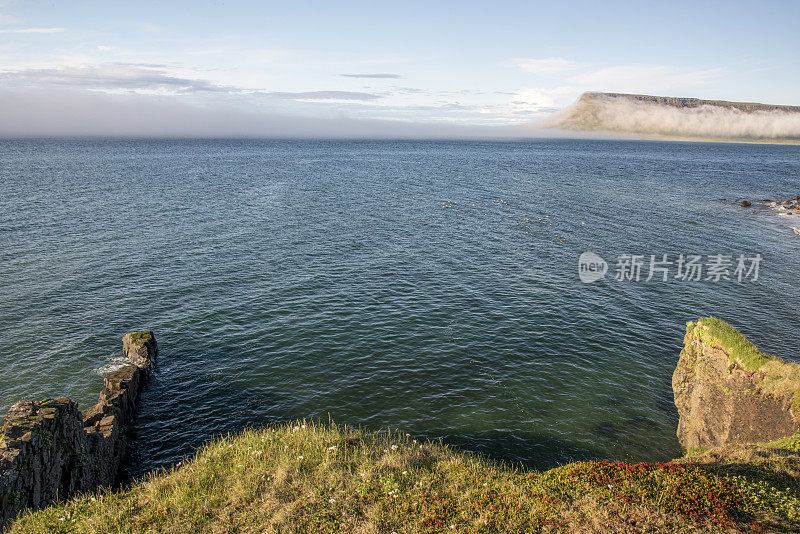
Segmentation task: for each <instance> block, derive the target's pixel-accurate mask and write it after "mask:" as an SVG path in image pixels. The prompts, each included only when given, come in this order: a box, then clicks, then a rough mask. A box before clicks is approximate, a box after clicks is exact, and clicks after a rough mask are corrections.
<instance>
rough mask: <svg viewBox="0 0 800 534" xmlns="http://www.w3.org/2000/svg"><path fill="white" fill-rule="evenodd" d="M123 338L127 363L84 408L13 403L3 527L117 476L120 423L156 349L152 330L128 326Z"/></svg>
mask: <svg viewBox="0 0 800 534" xmlns="http://www.w3.org/2000/svg"><path fill="white" fill-rule="evenodd" d="M122 343H123V354H124V356H125V362H126V363H125V365H124V366H122V367H121V368H119V369H117V370H115V371H112V372H110V373H108V374H107V375H105V377H104V379H103V383H104V388H103V391H102V392H101V393H100V398H99V399H98V402H97V404H95V405H94V406H92V407H91V408H89V409H88V410H86V411H85V412H83V413H81V412H80V410H79V409H78V405H77V404H76V403H75V402H73V401H71V400H69V399H67V398H63V397H62V398H58V399H46V400H43V401H39V402H33V401H21V402H18V403H16V404H14V405H13V406H12V407H11V409H10V410H9V412H8V415H6V418H5V421H4V423H3V427H2V431H0V526H2V525H4V524H5V523H6V522H8V521H9V520H10V519H12V518H13V517H14V516H16V515H17V514H18V513H19V512H20V511H21V510H23V509H24V508H27V507H34V508H39V507H42V506H45V505H47V504H49V503H51V502H53V501H55V500H57V499H63V498H67V497H69V496H70V495H73V494H75V493H77V492H82V491H90V490H93V489H95V488H97V487H99V486H110V485H113V484H114V483H115V482H116V480H117V476H118V473H119V467H120V462H121V461H122V458H123V456H124V454H125V448H126V447H125V445H126V443H125V433H124V429H125V427H126V426H127V424H128V423H129V422H130V421H131V419H132V418H133V416H134V414H135V411H136V404H137V399H138V396H139V393H140V391H141V389H142V386H143V385H144V383H145V381H146V379H147V378H148V376H149V374H150V372H151V370H152V368H153V365H154V363H155V358H156V355H157V353H158V347H157V345H156V339H155V336H154V335H153V333H152V332H132V333H130V334H127V335H125V337H123V339H122Z"/></svg>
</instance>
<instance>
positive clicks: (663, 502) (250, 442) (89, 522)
mask: <svg viewBox="0 0 800 534" xmlns="http://www.w3.org/2000/svg"><path fill="white" fill-rule="evenodd" d="M736 476H738V477H739V478H736V477H735V476H733V475H731V474H726V473H718V472H716V471H715V470H714V469H712V468H709V467H707V466H704V465H700V464H694V463H691V462H674V463H673V462H670V463H666V464H630V463H626V462H575V463H571V464H568V465H565V466H562V467H558V468H555V469H551V470H549V471H546V472H542V473H540V472H533V471H525V470H522V469H515V468H510V467H507V466H503V465H498V464H496V463H494V462H491V461H489V460H487V459H485V458H483V457H480V456H475V455H471V454H468V453H463V452H458V451H454V450H452V449H450V448H448V447H446V446H444V445H442V444H440V443H436V442H434V443H431V442H423V441H417V440H414V439H413V438H412V437H411V436H408V435H403V434H399V433H396V432H382V433H377V434H374V433H367V432H363V431H360V430H356V429H351V428H347V427H339V426H336V425H332V424H327V425H321V424H311V423H304V422H297V423H293V424H288V425H281V426H276V427H272V428H264V429H257V430H248V431H245V432H242V433H241V434H237V435H235V436H228V437H225V438H222V439H220V440H218V441H216V442H214V443H211V444H209V445H208V446H206V447H203V448H201V449H200V450H199V451H198V452H197V454H196V455H195V456H194V457H193V458H192V459H190V460H187V461H186V462H184V463H183V465H180V466H176V467H174V468H171V469H168V470H164V471H161V472H156V473H152V474H149V475H147V476H145V477H144V478H143V479H142V480H141V481H139V482H138V483H136V484H135V485H134V486H133V487H131V488H130V489H128V490H126V491H121V492H110V491H101V492H99V493H96V494H92V495H86V496H82V497H79V498H76V499H74V500H71V501H68V502H65V503H60V504H57V505H55V506H51V507H49V508H46V509H44V510H40V511H27V512H25V513H24V514H23V515H22V516H21V517H20V518H19V519H18V520H17V521H16V522H15V523H14V524H13V526H12V527H11V532H14V533H17V532H286V533H289V532H291V533H317V532H323V533H324V532H331V533H332V532H353V533H379V532H380V533H387V534H388V533H391V532H397V533H401V532H404V533H418V532H420V533H424V532H509V533H514V532H549V531H559V532H571V531H581V530H582V531H595V532H596V531H600V532H608V531H626V532H679V531H690V530H697V529H699V530H703V531H725V530H726V529H729V528H745V527H748V526H757V525H759V524H760V525H762V526H767V528H768V525H774V524H776V521H777V522H778V523H780V524H784V525H790V526H800V523H798V522H797V516H796V513H795V511H796V510H800V506H798V504H799V503H800V501H798V500H797V495H796V492H795V491H794V490H792V491H789V490H788V489H783V488H778V487H774V485H772V484H771V483H770V482H769V481H768V480H767V481H766V482H765V481H764V478H763V477H761V478H753V477H748V476H746V475H738V474H737V475H736ZM770 499H771V500H770Z"/></svg>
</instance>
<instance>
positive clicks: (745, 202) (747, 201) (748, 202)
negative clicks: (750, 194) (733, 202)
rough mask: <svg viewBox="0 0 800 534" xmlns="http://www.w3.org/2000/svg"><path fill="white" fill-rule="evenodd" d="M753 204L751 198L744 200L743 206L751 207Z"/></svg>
mask: <svg viewBox="0 0 800 534" xmlns="http://www.w3.org/2000/svg"><path fill="white" fill-rule="evenodd" d="M752 205H753V203H752V202H750V201H749V200H745V201H743V202H742V207H743V208H749V207H750V206H752Z"/></svg>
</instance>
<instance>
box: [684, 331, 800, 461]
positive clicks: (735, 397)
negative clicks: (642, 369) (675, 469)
mask: <svg viewBox="0 0 800 534" xmlns="http://www.w3.org/2000/svg"><path fill="white" fill-rule="evenodd" d="M687 326H688V327H687V331H686V336H685V337H684V348H683V350H682V351H681V355H680V360H679V361H678V366H677V368H676V369H675V372H674V374H673V376H672V390H673V394H674V397H675V406H676V407H677V408H678V414H679V415H680V421H679V423H678V440H679V441H680V444H681V447H682V448H683V449H684V450H691V449H697V448H701V447H717V446H722V445H726V444H732V443H736V444H740V443H755V442H764V441H770V440H773V439H777V438H781V437H784V436H788V435H791V434H793V433H794V432H796V431H797V430H798V428H800V422H799V421H798V419H797V418H796V417H795V415H794V413H793V410H792V404H793V403H794V402H796V397H795V396H794V392H793V391H792V389H791V387H790V384H788V380H787V377H788V378H789V379H792V380H793V379H794V377H796V376H797V373H798V365H797V364H792V363H787V362H782V361H780V360H772V361H770V362H769V363H768V364H765V365H762V366H761V367H759V368H758V369H755V370H754V369H752V368H751V369H748V367H747V365H744V364H743V363H742V362H740V361H737V359H736V358H735V357H732V355H731V354H730V352H734V351H732V350H730V349H727V350H726V348H725V346H724V343H721V342H716V341H715V340H714V338H713V336H709V335H705V334H706V333H707V332H708V329H707V327H706V326H705V325H704V324H703V323H702V319H701V320H700V321H698V322H697V323H693V322H690V323H688V325H687ZM776 385H777V386H780V387H776Z"/></svg>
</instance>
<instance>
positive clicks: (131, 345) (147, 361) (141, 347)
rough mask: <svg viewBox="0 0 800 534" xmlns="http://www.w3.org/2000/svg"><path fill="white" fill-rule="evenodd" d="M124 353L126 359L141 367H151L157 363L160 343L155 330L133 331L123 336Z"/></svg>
mask: <svg viewBox="0 0 800 534" xmlns="http://www.w3.org/2000/svg"><path fill="white" fill-rule="evenodd" d="M122 353H123V354H124V355H125V359H126V360H127V361H129V362H130V363H132V364H133V365H135V366H137V367H139V368H141V369H150V368H151V367H152V365H153V364H155V358H156V355H157V354H158V344H157V343H156V336H155V335H153V332H150V331H143V332H131V333H129V334H125V336H124V337H123V338H122Z"/></svg>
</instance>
